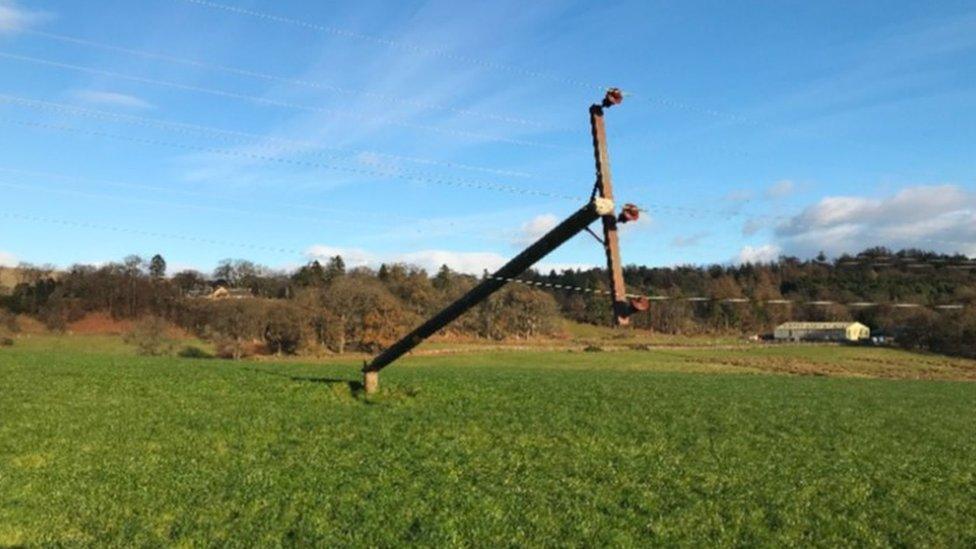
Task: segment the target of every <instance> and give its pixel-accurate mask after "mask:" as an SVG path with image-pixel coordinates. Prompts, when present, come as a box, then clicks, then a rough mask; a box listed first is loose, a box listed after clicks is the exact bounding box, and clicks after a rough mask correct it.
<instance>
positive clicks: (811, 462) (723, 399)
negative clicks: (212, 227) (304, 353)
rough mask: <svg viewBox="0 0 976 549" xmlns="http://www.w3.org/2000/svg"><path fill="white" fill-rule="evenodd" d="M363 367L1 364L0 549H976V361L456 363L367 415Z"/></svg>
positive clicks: (103, 348) (413, 378)
mask: <svg viewBox="0 0 976 549" xmlns="http://www.w3.org/2000/svg"><path fill="white" fill-rule="evenodd" d="M355 367H356V362H355V361H354V360H346V361H332V362H330V363H318V364H314V363H305V362H302V361H301V360H295V359H292V360H287V361H282V362H274V361H245V362H239V363H233V362H229V361H219V360H190V359H177V358H142V357H135V356H133V355H132V353H131V351H130V350H129V349H128V348H126V347H125V346H123V345H121V344H119V343H118V341H117V340H116V339H111V338H98V337H75V338H58V339H54V338H33V339H31V340H21V341H18V342H17V345H15V346H14V347H13V348H10V349H0V546H6V545H19V544H24V545H47V544H68V545H74V544H100V545H101V544H109V545H116V546H119V545H124V546H131V545H161V544H166V545H169V544H177V545H180V544H182V545H214V544H234V545H292V544H307V543H316V544H319V545H373V546H393V545H399V544H402V543H408V542H413V543H420V544H425V545H448V544H451V545H456V544H463V545H479V546H487V545H490V546H495V545H591V546H592V545H600V546H603V545H613V546H637V545H641V546H645V545H648V544H667V545H678V544H681V545H688V544H695V545H713V544H723V545H783V544H794V545H801V544H802V545H819V546H837V545H870V546H881V545H884V546H890V545H902V546H903V545H912V546H917V545H925V546H969V547H971V546H973V545H974V544H976V384H974V383H972V382H969V381H957V380H966V379H973V378H974V377H976V363H974V362H969V361H959V360H950V359H945V358H941V357H934V356H922V355H910V354H907V353H902V352H897V351H889V350H883V349H858V348H841V347H803V346H798V347H790V346H787V347H769V348H728V349H709V348H684V349H681V348H675V349H672V348H668V349H661V350H651V351H647V350H628V351H620V352H602V353H601V352H593V353H583V352H567V351H563V350H530V351H525V352H514V351H495V352H479V353H475V354H464V353H460V354H444V355H432V356H417V357H413V358H410V359H408V360H406V361H404V362H403V363H400V364H397V365H395V366H393V367H391V368H390V369H389V370H387V371H384V373H383V375H382V377H381V380H382V392H381V394H379V395H378V396H376V397H370V398H368V399H367V398H364V397H363V395H361V394H360V392H359V390H358V385H357V384H356V383H355V381H356V380H357V379H358V375H357V373H356V371H355ZM795 374H809V375H795ZM880 378H888V379H880ZM897 378H905V379H897ZM916 378H917V379H916Z"/></svg>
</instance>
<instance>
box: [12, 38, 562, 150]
mask: <svg viewBox="0 0 976 549" xmlns="http://www.w3.org/2000/svg"><path fill="white" fill-rule="evenodd" d="M0 58H4V59H10V60H14V61H23V62H27V63H34V64H38V65H45V66H49V67H54V68H58V69H64V70H72V71H77V72H84V73H88V74H96V75H99V76H107V77H110V78H119V79H123V80H130V81H132V82H139V83H142V84H151V85H154V86H164V87H169V88H173V89H179V90H184V91H191V92H196V93H204V94H208V95H213V96H216V97H224V98H228V99H235V100H240V101H249V102H253V103H258V104H262V105H269V106H273V107H279V108H286V109H292V110H299V111H306V112H314V113H319V114H328V115H330V116H337V117H346V118H354V119H358V120H361V121H365V122H371V123H377V124H384V125H389V126H398V127H402V128H408V129H415V130H424V131H429V132H434V133H441V134H445V135H451V136H454V137H463V138H466V139H476V140H483V141H493V142H498V143H507V144H511V145H518V146H523V147H539V148H545V149H570V150H572V149H573V147H564V146H560V145H553V144H551V143H542V142H538V141H531V140H526V139H513V138H508V137H501V136H497V135H490V134H484V133H479V132H469V131H465V130H455V129H450V128H443V127H439V126H430V125H426V124H414V123H411V122H401V121H398V120H392V119H390V118H381V117H376V116H370V115H363V114H357V113H355V112H353V111H350V110H348V109H344V110H339V109H329V108H325V107H317V106H314V105H304V104H300V103H292V102H289V101H280V100H277V99H269V98H266V97H259V96H256V95H247V94H242V93H237V92H231V91H227V90H221V89H216V88H205V87H202V86H194V85H190V84H181V83H179V82H172V81H169V80H159V79H155V78H146V77H142V76H135V75H131V74H124V73H120V72H115V71H109V70H104V69H97V68H93V67H86V66H84V65H76V64H73V63H64V62H61V61H54V60H51V59H43V58H40V57H31V56H27V55H18V54H13V53H9V52H0Z"/></svg>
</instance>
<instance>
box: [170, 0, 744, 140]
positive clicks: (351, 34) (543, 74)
mask: <svg viewBox="0 0 976 549" xmlns="http://www.w3.org/2000/svg"><path fill="white" fill-rule="evenodd" d="M180 1H183V2H186V3H189V4H196V5H198V6H203V7H206V8H209V9H212V10H216V11H223V12H227V13H234V14H237V15H243V16H247V17H251V18H254V19H258V20H262V21H265V22H272V23H278V24H285V25H291V26H295V27H299V28H303V29H306V30H311V31H316V32H320V33H325V34H329V35H333V36H338V37H341V38H355V39H357V40H362V41H365V42H370V43H373V44H376V45H379V46H385V47H389V48H395V49H396V50H397V51H409V52H412V53H415V54H421V55H431V56H436V57H441V58H444V59H449V60H452V61H457V62H461V63H466V64H469V65H473V66H476V67H480V68H482V69H490V70H497V71H502V72H508V73H511V74H517V75H520V76H528V77H532V78H538V79H541V80H548V81H551V82H558V83H560V84H568V85H570V86H573V87H576V88H580V89H585V90H588V91H595V90H599V91H600V92H601V93H602V92H605V91H606V90H608V89H610V88H611V87H612V86H609V85H607V84H601V83H596V82H589V81H584V80H579V79H576V78H568V77H565V76H561V75H557V74H554V73H552V72H547V71H540V70H533V69H528V68H525V67H520V66H516V65H511V64H507V63H500V62H495V61H488V60H485V59H480V58H477V57H473V56H469V55H461V54H456V53H453V52H450V51H448V50H445V49H438V48H430V47H426V46H422V45H419V44H416V43H413V42H409V41H405V40H392V39H389V38H385V37H382V36H376V35H372V34H368V33H363V32H359V31H353V30H349V29H344V28H340V27H336V26H331V25H322V24H319V23H313V22H309V21H304V20H301V19H296V18H292V17H284V16H280V15H275V14H272V13H267V12H261V11H257V10H252V9H247V8H242V7H239V6H232V5H228V4H222V3H218V2H211V1H209V0H180ZM626 95H627V96H628V98H629V99H637V100H639V101H646V102H648V103H654V104H658V105H661V106H663V107H668V108H674V109H679V110H683V111H687V112H693V113H697V114H703V115H707V116H711V117H715V118H720V119H723V120H726V121H730V122H735V123H739V124H750V125H756V126H758V125H760V122H758V121H755V120H753V119H751V118H749V117H746V116H743V115H739V114H734V113H728V112H723V111H720V110H717V109H710V108H706V107H700V106H697V105H692V104H689V103H685V102H682V101H678V100H676V99H672V98H668V97H664V96H661V95H657V94H648V95H645V94H643V93H633V92H629V91H628V92H627V93H626Z"/></svg>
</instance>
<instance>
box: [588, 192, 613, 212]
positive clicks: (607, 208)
mask: <svg viewBox="0 0 976 549" xmlns="http://www.w3.org/2000/svg"><path fill="white" fill-rule="evenodd" d="M593 207H594V208H595V209H596V213H598V214H600V215H613V200H610V199H609V198H601V197H599V196H597V197H595V198H594V199H593Z"/></svg>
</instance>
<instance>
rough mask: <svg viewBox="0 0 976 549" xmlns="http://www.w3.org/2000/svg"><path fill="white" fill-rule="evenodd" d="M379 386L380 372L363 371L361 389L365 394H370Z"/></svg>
mask: <svg viewBox="0 0 976 549" xmlns="http://www.w3.org/2000/svg"><path fill="white" fill-rule="evenodd" d="M379 388H380V373H379V372H372V371H365V372H363V391H365V392H366V394H367V395H371V394H373V393H375V392H376V390H377V389H379Z"/></svg>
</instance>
